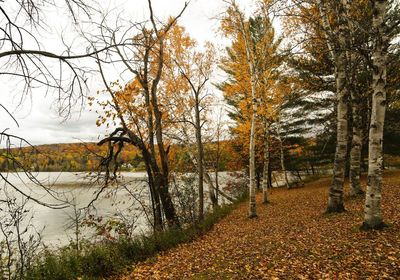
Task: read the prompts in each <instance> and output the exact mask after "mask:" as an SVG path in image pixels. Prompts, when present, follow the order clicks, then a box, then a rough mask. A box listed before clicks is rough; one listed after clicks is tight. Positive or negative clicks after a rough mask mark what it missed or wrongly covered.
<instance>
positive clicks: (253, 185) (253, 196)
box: [249, 78, 257, 218]
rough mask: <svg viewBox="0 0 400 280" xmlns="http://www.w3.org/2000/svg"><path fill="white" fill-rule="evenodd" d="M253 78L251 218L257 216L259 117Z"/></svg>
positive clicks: (250, 162) (250, 170)
mask: <svg viewBox="0 0 400 280" xmlns="http://www.w3.org/2000/svg"><path fill="white" fill-rule="evenodd" d="M253 79H254V78H252V86H251V92H252V100H253V101H252V108H253V112H252V116H251V129H250V148H249V154H250V160H249V173H250V185H249V196H250V201H249V218H255V217H257V211H256V178H255V177H256V151H255V150H256V117H257V103H256V100H255V99H256V85H255V81H253Z"/></svg>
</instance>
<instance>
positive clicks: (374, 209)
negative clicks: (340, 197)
mask: <svg viewBox="0 0 400 280" xmlns="http://www.w3.org/2000/svg"><path fill="white" fill-rule="evenodd" d="M386 6H387V1H384V0H379V1H378V0H375V1H373V13H372V14H373V23H372V25H373V26H372V30H373V31H374V33H373V34H374V35H375V36H376V37H375V38H374V53H373V81H372V88H373V95H372V112H371V125H370V130H369V157H368V185H367V194H366V197H365V216H364V223H363V225H362V226H361V228H362V229H364V230H367V229H381V228H383V227H384V226H385V224H384V222H383V219H382V213H381V192H382V163H383V152H382V145H383V126H384V122H385V110H386V89H385V87H386V63H387V48H388V39H387V38H386V36H385V35H384V28H385V22H384V18H385V14H386Z"/></svg>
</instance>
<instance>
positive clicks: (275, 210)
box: [122, 172, 400, 280]
mask: <svg viewBox="0 0 400 280" xmlns="http://www.w3.org/2000/svg"><path fill="white" fill-rule="evenodd" d="M329 181H330V180H329V179H322V180H319V181H316V182H313V183H310V184H307V186H306V187H304V188H300V189H292V190H285V189H278V190H275V189H274V190H273V191H272V194H271V196H270V199H271V203H270V204H268V205H262V204H261V203H260V201H258V205H257V206H258V208H257V211H258V214H259V217H258V218H257V219H253V220H249V219H248V218H247V204H246V203H244V204H243V205H241V206H240V207H239V208H238V209H236V210H235V211H233V212H232V213H231V214H230V215H229V216H228V217H227V218H225V219H224V220H222V221H221V222H219V223H218V224H216V225H215V226H214V228H213V229H212V230H211V231H210V232H209V233H207V234H206V235H204V236H203V237H201V238H199V239H197V240H196V241H194V242H192V243H189V244H183V245H181V246H179V247H178V248H176V249H173V250H170V251H168V252H166V253H164V254H162V255H160V256H158V257H156V258H154V259H151V260H148V261H146V262H144V263H140V264H137V265H136V266H135V267H133V270H132V272H131V274H130V275H128V276H125V277H124V278H122V279H125V280H126V279H400V173H399V172H396V173H395V172H391V173H387V174H386V175H385V184H384V189H383V201H382V203H383V215H384V219H385V222H387V223H388V224H389V225H390V227H388V228H386V229H384V230H383V231H373V232H360V231H359V230H358V228H359V226H360V225H361V223H362V218H363V202H364V200H363V199H350V198H348V197H347V196H346V198H345V207H346V209H347V212H345V213H342V214H335V215H324V214H323V212H324V210H325V206H326V200H327V187H328V185H329ZM346 189H347V187H346Z"/></svg>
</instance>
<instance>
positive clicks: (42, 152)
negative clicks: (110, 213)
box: [0, 143, 142, 171]
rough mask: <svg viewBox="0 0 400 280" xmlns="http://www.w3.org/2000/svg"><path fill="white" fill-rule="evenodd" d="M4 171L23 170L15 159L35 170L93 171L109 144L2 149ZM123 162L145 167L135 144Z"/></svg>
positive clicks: (126, 151)
mask: <svg viewBox="0 0 400 280" xmlns="http://www.w3.org/2000/svg"><path fill="white" fill-rule="evenodd" d="M0 153H1V154H3V155H6V156H4V157H0V171H11V170H16V169H17V170H20V169H22V166H16V165H15V164H13V162H24V167H23V168H25V169H29V170H34V171H91V170H96V169H97V168H98V165H99V162H100V160H101V158H102V157H104V156H105V155H106V154H107V147H106V146H103V147H100V146H98V145H97V144H96V143H68V144H49V145H39V146H34V147H23V148H13V149H10V150H7V151H6V150H0ZM119 158H120V163H121V164H122V167H123V168H125V169H141V168H142V166H141V163H142V159H141V156H140V153H139V152H138V150H137V149H136V148H135V147H133V146H127V147H124V149H123V151H122V152H121V154H120V156H119Z"/></svg>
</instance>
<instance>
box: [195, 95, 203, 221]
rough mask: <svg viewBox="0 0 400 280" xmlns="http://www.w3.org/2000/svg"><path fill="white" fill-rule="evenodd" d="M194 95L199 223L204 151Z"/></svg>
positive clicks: (201, 217) (197, 97)
mask: <svg viewBox="0 0 400 280" xmlns="http://www.w3.org/2000/svg"><path fill="white" fill-rule="evenodd" d="M194 95H195V102H196V104H195V121H196V127H195V129H196V144H197V175H198V182H197V183H198V187H199V190H198V191H199V208H198V211H199V212H198V221H199V222H201V221H203V219H204V186H203V182H204V149H203V142H202V140H201V120H200V108H199V106H200V104H199V95H198V92H194Z"/></svg>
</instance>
